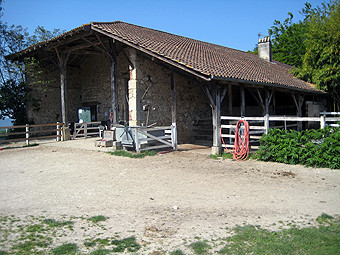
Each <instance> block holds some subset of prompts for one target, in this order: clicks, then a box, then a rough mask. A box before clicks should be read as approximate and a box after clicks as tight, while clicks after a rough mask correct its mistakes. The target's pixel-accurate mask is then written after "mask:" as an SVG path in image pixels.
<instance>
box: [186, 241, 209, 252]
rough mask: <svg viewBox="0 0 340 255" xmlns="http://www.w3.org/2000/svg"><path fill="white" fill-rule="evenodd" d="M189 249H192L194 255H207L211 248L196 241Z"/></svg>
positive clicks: (203, 242)
mask: <svg viewBox="0 0 340 255" xmlns="http://www.w3.org/2000/svg"><path fill="white" fill-rule="evenodd" d="M190 248H191V249H193V251H194V252H195V254H207V253H208V250H209V249H210V248H211V246H210V245H209V244H207V242H205V241H197V242H194V243H192V244H190Z"/></svg>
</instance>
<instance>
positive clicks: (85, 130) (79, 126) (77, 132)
mask: <svg viewBox="0 0 340 255" xmlns="http://www.w3.org/2000/svg"><path fill="white" fill-rule="evenodd" d="M101 130H103V128H102V127H101V122H84V123H74V131H73V135H72V137H73V139H74V138H77V137H85V138H87V137H89V136H100V135H101Z"/></svg>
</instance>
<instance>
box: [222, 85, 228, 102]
mask: <svg viewBox="0 0 340 255" xmlns="http://www.w3.org/2000/svg"><path fill="white" fill-rule="evenodd" d="M227 91H228V87H227V86H223V91H222V93H221V103H222V102H223V99H224V98H225V95H226V94H227Z"/></svg>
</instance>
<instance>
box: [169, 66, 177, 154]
mask: <svg viewBox="0 0 340 255" xmlns="http://www.w3.org/2000/svg"><path fill="white" fill-rule="evenodd" d="M170 83H171V123H172V127H173V128H172V132H173V134H172V140H173V141H172V143H173V148H174V150H177V123H176V87H175V78H174V72H171V74H170Z"/></svg>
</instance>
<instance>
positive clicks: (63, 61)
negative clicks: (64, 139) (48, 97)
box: [55, 47, 70, 125]
mask: <svg viewBox="0 0 340 255" xmlns="http://www.w3.org/2000/svg"><path fill="white" fill-rule="evenodd" d="M55 52H56V54H57V59H58V67H59V73H60V100H61V116H62V122H63V123H65V125H67V124H68V118H67V86H66V66H67V61H68V59H69V57H70V53H64V52H59V50H58V48H57V47H55Z"/></svg>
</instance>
